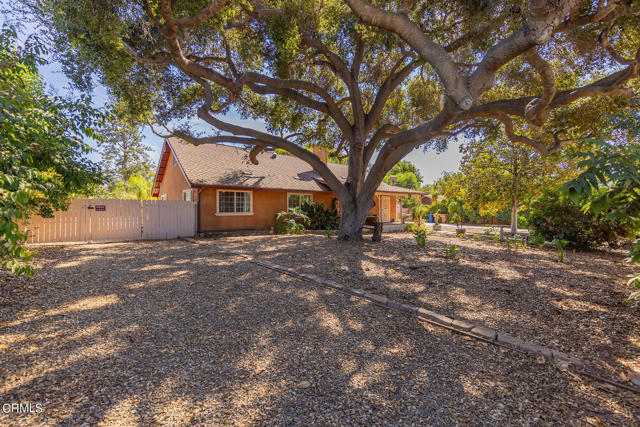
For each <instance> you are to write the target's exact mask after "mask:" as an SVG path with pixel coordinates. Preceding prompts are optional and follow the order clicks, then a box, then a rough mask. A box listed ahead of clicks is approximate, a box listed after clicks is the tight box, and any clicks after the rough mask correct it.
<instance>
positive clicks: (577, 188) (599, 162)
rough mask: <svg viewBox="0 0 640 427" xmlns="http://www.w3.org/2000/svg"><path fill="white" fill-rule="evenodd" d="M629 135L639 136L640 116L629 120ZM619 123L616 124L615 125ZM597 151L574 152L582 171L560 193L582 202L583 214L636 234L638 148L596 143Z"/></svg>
mask: <svg viewBox="0 0 640 427" xmlns="http://www.w3.org/2000/svg"><path fill="white" fill-rule="evenodd" d="M628 121H631V122H632V124H633V123H635V127H634V126H633V125H632V124H629V123H628V122H625V123H626V125H627V126H630V127H631V131H632V136H634V137H637V134H638V133H640V113H636V114H635V115H634V116H631V118H629V119H628ZM616 123H619V122H616ZM595 144H596V146H597V148H598V149H597V150H595V151H589V152H584V153H576V154H574V155H573V157H574V158H577V159H580V161H579V163H578V166H579V167H580V168H581V169H582V170H583V172H582V173H581V174H580V175H578V177H576V179H574V180H572V181H569V182H567V183H566V184H564V185H563V187H562V190H563V191H564V193H565V194H567V195H568V197H569V198H570V199H571V200H572V201H573V202H575V203H578V202H582V203H583V210H584V211H585V212H592V213H593V214H595V215H606V217H607V218H608V219H610V220H615V221H620V222H622V223H624V224H626V225H627V227H628V228H629V229H630V230H633V231H635V232H636V233H637V232H638V230H639V229H640V145H639V144H638V143H637V142H636V141H632V142H631V143H629V144H607V143H604V142H600V141H595ZM631 261H632V262H633V263H639V262H640V241H638V242H636V244H635V245H634V251H633V252H632V255H631Z"/></svg>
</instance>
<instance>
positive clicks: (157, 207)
mask: <svg viewBox="0 0 640 427" xmlns="http://www.w3.org/2000/svg"><path fill="white" fill-rule="evenodd" d="M142 213H143V217H144V219H143V227H142V228H143V233H142V238H143V239H175V238H177V237H186V236H194V235H195V234H196V204H195V203H193V202H183V201H173V200H143V201H142Z"/></svg>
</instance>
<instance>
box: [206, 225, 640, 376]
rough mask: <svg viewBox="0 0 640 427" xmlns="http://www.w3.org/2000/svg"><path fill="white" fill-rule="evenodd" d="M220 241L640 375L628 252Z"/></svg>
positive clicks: (448, 240)
mask: <svg viewBox="0 0 640 427" xmlns="http://www.w3.org/2000/svg"><path fill="white" fill-rule="evenodd" d="M217 242H218V243H219V244H220V245H222V246H224V247H229V248H235V249H238V250H240V251H244V252H246V253H251V254H253V255H255V256H257V257H258V258H264V259H268V260H270V261H272V262H275V263H281V264H282V265H286V266H288V267H294V268H296V269H298V270H300V271H301V272H306V273H311V274H316V275H318V276H321V277H325V278H328V279H333V280H336V281H338V282H340V283H343V284H345V285H346V286H351V287H355V288H360V289H365V290H369V291H371V292H374V293H378V294H380V295H384V296H386V297H388V298H389V299H392V300H395V301H398V302H403V303H407V304H411V305H418V306H421V307H425V308H428V309H432V310H434V311H436V312H439V313H442V314H447V315H452V316H456V317H460V318H463V319H467V320H470V321H473V322H474V323H480V324H484V325H485V326H487V327H490V328H493V329H496V330H498V331H502V332H505V333H508V334H510V335H513V336H516V337H519V338H521V339H523V340H526V341H530V342H534V343H537V344H541V345H545V346H548V347H552V348H556V349H558V350H560V351H563V352H566V353H569V354H571V355H574V356H576V357H578V358H581V359H584V360H587V361H589V362H590V363H592V364H596V365H598V366H599V367H600V368H601V369H603V370H605V371H607V372H608V374H609V375H610V376H615V377H616V378H618V379H622V380H623V381H628V380H629V378H628V374H629V372H632V371H635V372H639V373H640V332H639V331H640V312H639V311H638V309H634V308H631V307H629V306H628V305H627V304H625V303H624V302H623V301H624V299H625V298H626V297H627V296H628V295H629V294H630V293H631V288H630V287H628V286H626V279H625V278H626V276H627V275H628V274H631V273H632V272H633V271H634V270H633V268H632V267H631V266H629V265H628V264H625V263H624V258H623V257H621V256H617V255H610V254H606V253H601V252H576V253H572V251H568V252H567V254H566V259H565V263H559V262H557V258H556V255H555V252H553V251H552V250H540V249H537V248H531V247H529V248H527V249H525V250H524V251H523V250H521V249H520V250H519V251H518V252H508V251H507V250H506V248H504V247H502V246H499V247H496V246H494V243H493V241H486V240H480V239H473V238H466V239H462V238H459V237H457V236H453V235H450V234H442V233H438V234H436V235H433V236H432V237H430V238H429V243H428V247H427V248H426V249H420V248H418V247H417V246H416V244H415V240H414V238H413V236H412V235H411V234H408V233H398V234H385V235H384V238H383V241H382V242H381V243H380V244H375V243H372V242H370V241H363V242H358V243H347V244H342V243H340V242H337V241H336V240H335V239H327V238H326V237H324V236H318V235H306V236H247V237H227V238H223V239H219V240H217ZM452 244H455V245H457V246H458V247H459V248H460V251H459V253H460V255H459V259H457V260H450V259H446V258H445V257H444V252H445V248H446V247H447V246H449V245H452ZM319 254H322V260H323V261H322V262H321V263H320V262H318V256H319ZM635 271H638V268H637V267H636V268H635ZM620 377H621V378H620Z"/></svg>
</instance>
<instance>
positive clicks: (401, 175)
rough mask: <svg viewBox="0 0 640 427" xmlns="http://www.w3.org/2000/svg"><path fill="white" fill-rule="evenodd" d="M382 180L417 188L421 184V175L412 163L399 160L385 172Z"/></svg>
mask: <svg viewBox="0 0 640 427" xmlns="http://www.w3.org/2000/svg"><path fill="white" fill-rule="evenodd" d="M392 178H395V179H392ZM384 182H386V183H387V184H390V183H392V182H393V185H397V186H399V187H403V188H410V189H412V190H419V189H420V185H422V175H421V174H420V171H419V170H418V168H416V166H415V165H414V164H413V163H411V162H409V161H407V160H401V161H399V162H398V163H397V164H396V165H395V166H394V167H392V168H391V170H390V171H389V172H388V173H387V175H386V176H385V177H384Z"/></svg>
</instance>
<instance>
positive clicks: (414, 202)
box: [400, 196, 420, 209]
mask: <svg viewBox="0 0 640 427" xmlns="http://www.w3.org/2000/svg"><path fill="white" fill-rule="evenodd" d="M400 200H401V201H402V207H403V208H405V209H406V208H411V209H412V208H415V207H416V206H420V199H419V198H418V196H405V197H403V198H401V199H400Z"/></svg>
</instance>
